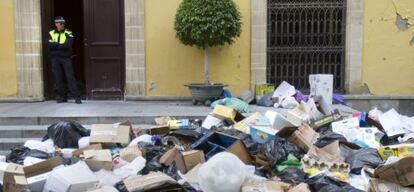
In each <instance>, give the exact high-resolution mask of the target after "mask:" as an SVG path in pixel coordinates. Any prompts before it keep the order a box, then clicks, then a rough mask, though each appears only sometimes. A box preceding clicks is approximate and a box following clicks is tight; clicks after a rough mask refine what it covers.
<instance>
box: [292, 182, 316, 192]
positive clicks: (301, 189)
mask: <svg viewBox="0 0 414 192" xmlns="http://www.w3.org/2000/svg"><path fill="white" fill-rule="evenodd" d="M287 192H311V190H310V189H309V185H308V184H306V183H301V184H299V185H296V186H295V187H293V188H292V189H289V191H287Z"/></svg>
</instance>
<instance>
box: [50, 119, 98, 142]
mask: <svg viewBox="0 0 414 192" xmlns="http://www.w3.org/2000/svg"><path fill="white" fill-rule="evenodd" d="M89 135H90V131H89V130H88V129H85V127H83V126H82V125H81V124H79V123H77V122H71V121H59V122H57V123H55V124H53V125H51V126H49V127H48V128H47V135H46V136H44V137H43V141H45V140H47V139H49V138H50V139H52V140H53V143H54V144H55V145H56V146H58V147H60V148H78V147H79V146H78V141H79V139H80V138H82V137H86V136H89Z"/></svg>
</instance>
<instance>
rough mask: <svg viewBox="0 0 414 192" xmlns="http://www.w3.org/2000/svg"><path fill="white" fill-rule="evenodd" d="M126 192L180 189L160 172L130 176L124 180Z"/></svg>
mask: <svg viewBox="0 0 414 192" xmlns="http://www.w3.org/2000/svg"><path fill="white" fill-rule="evenodd" d="M124 183H125V187H126V189H127V190H128V191H162V190H163V189H169V190H171V191H173V190H174V189H177V190H178V189H182V188H181V186H180V185H179V184H178V183H177V182H176V181H175V180H174V179H173V178H171V177H170V176H168V175H166V174H164V173H161V172H151V173H149V174H148V175H137V176H135V175H134V176H130V177H128V178H126V179H125V180H124Z"/></svg>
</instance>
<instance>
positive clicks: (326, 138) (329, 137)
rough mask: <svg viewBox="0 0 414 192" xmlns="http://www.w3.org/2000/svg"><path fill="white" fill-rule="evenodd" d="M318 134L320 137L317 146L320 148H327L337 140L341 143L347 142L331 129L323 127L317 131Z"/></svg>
mask: <svg viewBox="0 0 414 192" xmlns="http://www.w3.org/2000/svg"><path fill="white" fill-rule="evenodd" d="M317 132H318V133H319V135H320V136H319V138H318V141H316V143H315V145H316V146H317V147H319V148H322V147H325V146H327V145H329V144H331V143H332V142H334V141H337V140H338V141H339V142H347V140H346V138H345V137H344V136H343V135H341V134H338V133H335V132H333V131H332V129H331V128H330V127H321V128H319V129H318V130H317Z"/></svg>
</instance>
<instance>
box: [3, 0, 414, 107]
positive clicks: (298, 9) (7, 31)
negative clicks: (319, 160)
mask: <svg viewBox="0 0 414 192" xmlns="http://www.w3.org/2000/svg"><path fill="white" fill-rule="evenodd" d="M235 1H236V3H237V4H238V7H239V9H240V12H241V14H242V23H243V25H242V34H241V36H240V37H239V38H238V39H237V40H236V41H235V43H234V44H232V45H227V46H222V47H215V48H213V49H211V51H210V61H211V64H210V78H211V81H212V82H217V83H226V84H228V85H229V89H230V90H231V91H232V92H233V93H234V94H237V93H240V92H242V91H243V90H248V89H252V90H253V89H254V85H255V84H257V83H271V84H277V83H278V82H279V81H280V80H283V79H285V80H287V81H289V82H292V83H293V84H295V86H297V87H303V88H304V89H306V88H307V86H306V85H305V84H306V81H307V74H309V73H333V74H335V81H336V88H337V90H338V91H341V92H343V93H346V94H360V93H372V94H376V95H412V94H414V75H413V74H414V54H413V53H414V27H413V24H412V23H414V19H413V18H414V2H413V1H412V0H327V1H326V2H325V1H324V3H319V4H315V3H314V2H315V1H309V0H278V1H276V0H235ZM180 2H181V0H122V1H119V0H104V1H102V0H74V1H66V2H65V1H56V0H3V1H1V2H0V21H1V22H0V23H1V24H2V30H0V42H2V43H1V44H0V50H1V51H0V101H1V100H4V101H10V100H17V101H42V100H46V99H53V97H54V95H53V79H52V78H51V71H50V64H49V62H48V56H47V50H46V49H45V47H44V46H43V44H44V41H45V39H46V38H47V33H48V31H49V30H50V29H51V28H52V27H53V17H54V16H57V15H60V16H64V17H65V18H66V19H67V22H68V28H70V29H72V31H73V32H74V35H75V45H74V48H75V55H74V57H73V60H74V65H75V71H76V73H77V80H78V81H79V87H80V88H81V89H82V92H83V94H84V96H85V97H87V98H88V99H102V98H103V99H119V98H123V99H139V98H145V97H186V96H189V92H188V91H187V89H186V88H185V87H184V86H183V85H184V84H186V83H190V82H202V79H203V51H202V50H200V49H198V48H196V47H188V46H184V45H182V44H180V43H179V41H178V40H177V39H176V37H175V32H174V17H175V13H176V9H177V7H178V5H179V3H180ZM320 2H321V1H320ZM304 5H305V6H304Z"/></svg>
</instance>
